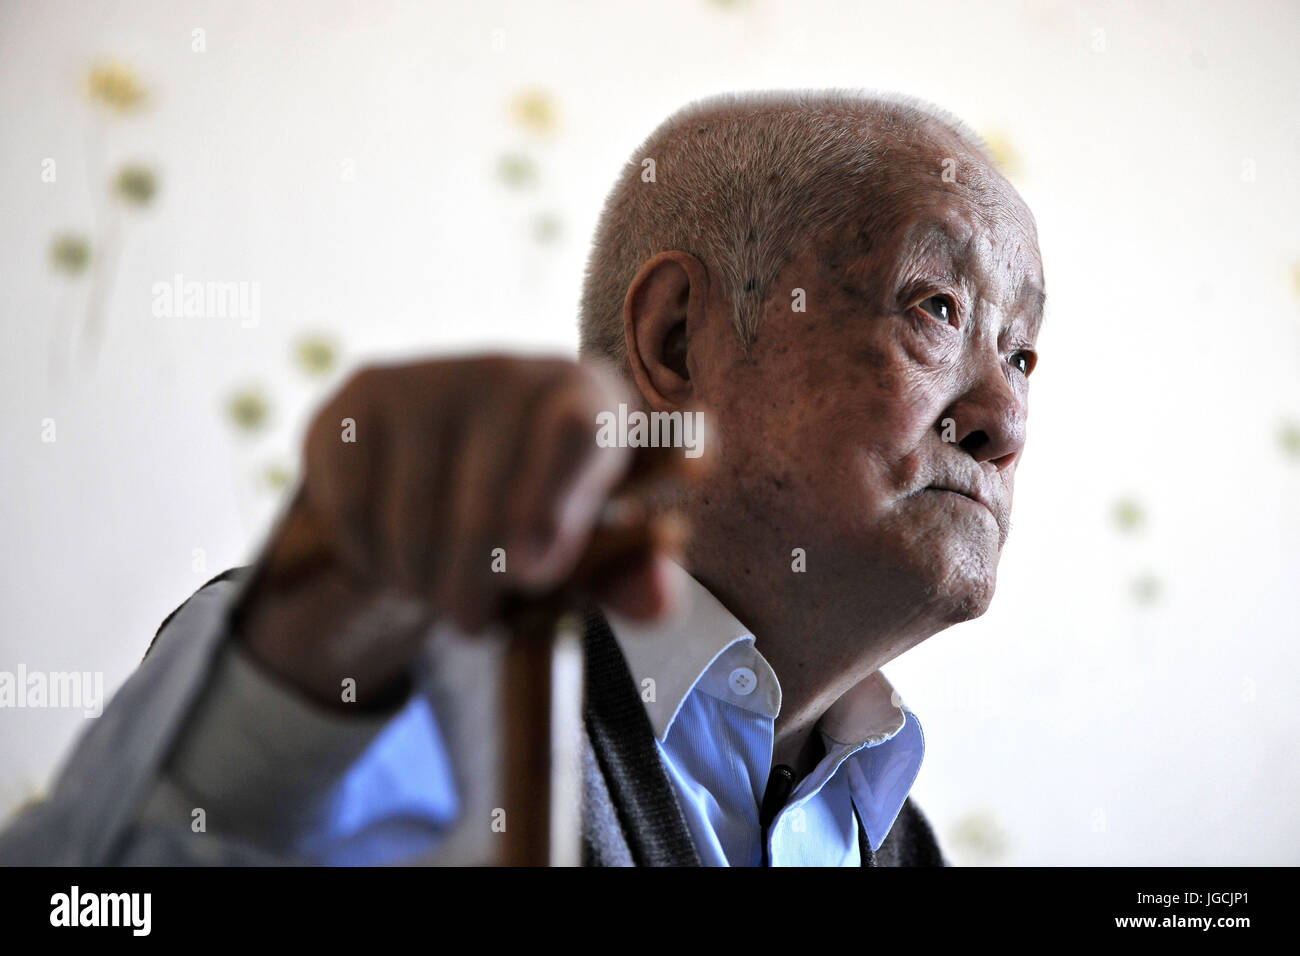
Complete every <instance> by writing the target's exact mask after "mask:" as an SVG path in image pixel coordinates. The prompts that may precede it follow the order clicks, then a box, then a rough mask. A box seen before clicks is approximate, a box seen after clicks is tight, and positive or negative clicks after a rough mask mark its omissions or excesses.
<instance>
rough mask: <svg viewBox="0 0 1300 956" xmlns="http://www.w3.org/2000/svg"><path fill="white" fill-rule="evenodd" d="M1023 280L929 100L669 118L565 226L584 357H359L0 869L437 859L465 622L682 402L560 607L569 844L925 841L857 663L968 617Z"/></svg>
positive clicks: (994, 531)
mask: <svg viewBox="0 0 1300 956" xmlns="http://www.w3.org/2000/svg"><path fill="white" fill-rule="evenodd" d="M1043 303H1044V283H1043V275H1042V266H1041V262H1040V257H1039V252H1038V247H1037V238H1036V233H1035V227H1034V222H1033V218H1032V216H1031V215H1030V213H1029V210H1028V209H1027V208H1026V207H1025V205H1024V203H1023V202H1022V201H1021V200H1020V198H1019V197H1018V196H1017V194H1016V192H1015V191H1014V190H1013V189H1012V187H1011V186H1010V185H1009V184H1008V183H1007V182H1006V180H1005V179H1003V178H1002V177H1001V176H1000V175H999V174H998V173H997V172H996V171H995V170H994V168H993V166H992V164H991V163H990V161H989V159H988V157H987V155H986V154H985V152H984V151H983V149H982V148H981V146H980V145H979V142H978V140H977V139H976V137H974V135H973V134H971V133H970V132H969V131H968V130H967V129H966V128H965V127H963V126H962V125H961V124H960V123H959V122H958V121H956V120H955V119H953V118H952V117H949V116H947V115H945V114H943V113H941V112H940V111H937V110H935V109H933V108H930V107H927V106H924V105H922V104H919V103H917V102H915V101H911V100H906V99H901V98H895V97H876V96H865V95H854V94H849V93H790V94H785V93H781V94H764V95H754V96H739V97H731V96H728V97H720V98H715V99H710V100H707V101H703V102H701V103H697V104H693V105H691V106H689V107H687V108H686V109H684V110H682V111H680V112H679V113H677V114H676V115H674V116H673V117H671V118H670V119H668V120H667V121H666V122H665V123H664V124H663V125H662V126H660V128H659V129H658V130H656V131H655V133H654V134H652V135H651V137H650V138H649V139H648V140H647V141H646V142H645V143H644V144H643V145H642V146H641V147H640V148H639V149H638V150H637V151H636V153H635V154H634V155H633V157H632V159H631V162H630V163H629V164H628V166H627V167H626V168H625V170H624V172H623V173H622V174H621V176H620V178H619V181H618V182H617V183H616V185H615V187H614V189H613V191H612V193H611V195H610V198H609V201H608V204H607V206H606V208H605V211H604V214H603V216H602V218H601V221H600V225H599V228H598V231H597V235H596V240H595V244H594V248H593V251H592V255H591V260H590V264H589V268H588V273H587V281H586V286H585V289H584V293H583V299H582V355H583V358H584V359H586V360H604V361H584V362H583V363H582V364H574V363H570V362H567V361H558V360H552V361H545V360H531V359H517V358H511V357H499V356H494V357H486V358H470V359H462V360H448V361H432V362H421V363H417V364H410V365H405V366H399V367H389V368H374V369H370V370H367V371H365V372H362V373H361V374H359V375H357V376H356V377H355V378H354V379H353V380H352V381H351V382H350V383H349V384H348V386H347V387H345V388H344V389H343V390H342V391H341V392H340V393H339V394H338V395H337V396H335V397H334V399H333V400H332V401H331V402H330V403H328V405H327V406H326V407H325V408H324V410H323V411H322V412H321V413H320V414H319V416H318V417H317V419H316V421H315V423H314V425H313V426H312V428H311V431H310V434H309V438H308V441H307V444H306V450H305V456H304V459H305V467H304V481H303V486H302V489H301V490H300V493H299V494H298V496H297V498H296V499H295V501H294V503H293V505H292V506H291V508H290V509H289V511H288V513H287V514H286V516H285V518H284V520H283V521H282V522H281V524H280V525H279V526H278V528H277V529H276V531H275V533H274V534H273V535H272V537H271V539H270V541H269V542H268V545H267V548H266V550H265V553H264V555H263V558H262V560H261V561H260V562H259V563H258V565H257V567H256V569H255V571H254V573H252V574H249V575H242V574H235V575H232V576H226V577H224V579H219V580H218V581H217V582H214V583H212V584H210V585H209V586H208V587H206V588H204V589H203V590H201V591H200V592H199V593H198V594H197V595H196V596H195V597H194V598H192V599H191V600H190V601H189V602H188V603H186V604H185V605H184V606H183V607H182V608H181V609H180V610H179V611H178V612H177V613H176V614H175V615H173V617H172V618H171V619H169V621H168V622H167V623H165V624H164V627H163V628H162V630H161V631H160V634H159V638H158V639H157V641H156V647H155V648H154V649H153V650H152V652H151V653H150V655H149V657H148V658H147V659H146V661H145V663H144V664H143V665H142V667H141V668H140V670H139V672H138V673H137V674H136V675H135V676H134V677H133V678H132V679H131V680H130V681H129V682H128V683H127V685H126V686H125V687H124V688H123V689H122V691H121V692H120V693H119V694H118V696H117V698H116V699H115V700H114V701H113V703H112V705H111V706H110V707H109V708H108V710H107V711H106V713H105V714H104V716H103V717H102V718H101V719H100V721H99V722H98V725H97V726H96V727H95V728H94V729H93V730H92V731H91V732H90V733H89V734H87V736H86V738H85V739H83V740H82V741H81V742H80V744H79V746H78V748H77V750H76V752H75V753H74V755H73V757H72V758H71V760H70V762H69V765H68V766H67V767H66V768H65V770H64V773H63V776H62V778H61V780H60V783H59V786H58V788H57V789H56V791H55V793H54V794H53V796H52V798H51V799H50V800H49V801H47V802H46V803H45V804H43V805H42V806H39V807H37V808H35V809H33V810H32V811H29V812H28V813H27V814H26V815H25V816H24V817H22V818H20V819H19V821H17V823H16V824H14V825H13V826H12V827H11V828H10V830H9V832H8V833H7V834H6V835H5V837H4V838H3V839H2V840H0V859H3V860H5V861H9V862H17V861H31V862H89V863H103V862H110V863H111V862H173V861H175V862H181V861H186V862H188V861H199V862H223V861H224V862H247V861H260V860H268V861H271V860H286V859H288V860H304V861H309V862H324V863H338V862H399V861H405V860H409V859H412V858H414V857H416V856H417V855H418V856H420V857H421V858H423V859H426V860H429V861H433V862H438V861H455V860H457V859H465V858H466V857H465V855H464V850H463V848H464V847H465V846H468V845H471V844H472V842H473V841H472V840H470V842H469V843H466V842H465V841H463V840H462V841H460V843H458V841H457V837H456V834H457V833H464V832H471V833H473V834H479V835H483V834H489V833H491V832H492V830H493V827H492V821H491V820H489V818H488V816H487V815H486V814H487V810H486V809H485V808H490V807H492V805H493V799H492V798H493V796H494V794H493V793H492V792H488V793H486V794H483V793H477V794H475V793H471V792H469V791H472V790H473V786H472V785H470V786H468V788H467V787H466V786H465V785H464V784H465V781H467V780H470V779H471V778H474V776H475V775H474V773H472V772H470V771H471V769H472V765H473V764H474V763H475V759H476V758H475V754H476V753H477V752H478V750H479V749H480V747H479V744H480V743H482V746H483V747H486V746H487V744H486V742H485V741H486V739H487V738H488V736H490V734H491V728H490V727H488V726H485V725H484V722H483V721H485V720H487V719H488V718H482V720H481V719H480V716H481V714H482V713H488V712H487V711H483V710H482V702H483V701H484V700H490V699H493V698H494V696H495V693H496V691H495V688H494V686H492V680H493V679H492V678H491V677H490V676H488V677H484V676H483V675H484V674H489V675H490V674H491V673H492V672H491V670H490V669H489V670H482V669H480V670H477V671H476V670H474V667H473V666H467V665H464V663H463V662H464V661H467V660H469V659H471V657H472V655H473V654H474V653H475V650H476V649H479V648H482V647H484V646H486V645H487V644H488V643H489V641H488V640H486V639H484V640H480V641H474V640H467V639H466V637H465V636H466V635H475V634H479V633H482V632H486V633H487V634H491V633H493V632H494V626H495V625H496V624H498V623H499V622H500V620H501V619H502V616H503V614H504V609H505V608H506V606H507V601H508V600H510V599H512V598H513V597H517V596H518V595H521V594H525V595H526V594H538V593H544V592H548V591H550V590H551V589H553V588H555V587H556V586H557V585H561V584H563V583H564V582H566V581H567V580H568V579H569V578H570V577H571V575H572V573H573V570H574V567H575V565H576V564H577V562H578V561H579V558H580V556H581V555H582V553H583V551H584V549H585V548H586V546H587V544H588V542H589V540H590V537H591V534H592V529H593V526H594V524H595V522H596V520H597V515H598V513H599V511H600V509H601V508H602V506H603V504H604V502H605V501H606V500H607V499H608V498H609V496H610V495H611V494H612V493H613V491H614V489H615V488H616V486H617V485H618V484H619V482H620V480H621V479H622V478H623V477H624V475H625V474H626V473H627V470H628V468H629V467H630V463H631V459H632V452H631V451H630V450H629V449H627V448H625V447H606V446H608V445H609V444H610V443H608V442H597V441H595V432H596V424H595V423H596V422H597V421H598V420H600V419H601V417H602V415H607V414H608V413H609V412H611V411H612V410H614V409H617V408H618V406H619V405H620V404H627V405H628V406H629V407H632V408H634V409H638V410H641V411H645V412H660V413H672V412H678V413H697V412H698V413H702V414H703V416H704V420H705V421H706V422H707V425H708V427H707V429H706V431H705V433H704V440H703V445H702V451H703V460H704V461H705V462H707V466H708V467H707V469H706V470H705V471H704V474H703V476H702V477H701V479H700V480H699V481H698V482H696V483H695V484H693V485H690V486H688V487H687V489H686V490H685V491H684V492H683V493H682V495H681V498H680V500H679V501H678V502H677V506H678V507H679V509H680V511H681V513H682V514H683V515H684V516H685V518H686V519H687V523H688V525H689V527H690V536H689V538H688V539H687V541H686V544H685V546H684V549H683V550H682V551H681V552H680V553H676V554H671V555H670V554H664V553H658V552H651V553H647V554H645V555H643V557H642V559H641V560H638V561H634V562H632V563H631V564H630V565H627V566H625V567H623V568H622V569H621V570H620V573H619V574H617V575H616V576H615V577H613V578H612V579H608V580H606V581H605V582H604V583H603V584H602V586H601V589H600V590H599V592H598V593H595V594H593V595H591V597H592V598H593V601H594V603H595V604H596V605H597V606H598V607H599V608H600V609H601V610H600V611H598V612H596V613H593V614H592V615H591V616H590V617H589V619H588V623H587V634H586V654H587V664H588V684H587V705H586V711H585V730H586V733H585V736H584V742H585V756H586V760H585V763H584V778H585V787H584V799H583V818H584V836H585V841H584V842H585V849H586V858H587V861H588V862H590V863H603V864H617V863H639V864H675V863H687V864H689V863H704V864H710V865H762V864H769V865H789V864H804V865H833V866H858V865H909V864H931V865H942V864H943V863H944V858H943V855H942V853H941V851H940V849H939V847H938V845H937V843H936V841H935V838H934V836H933V834H932V832H931V830H930V828H929V826H928V824H927V822H926V820H925V818H924V816H923V815H922V813H921V811H920V810H919V809H918V808H917V807H916V806H915V805H914V804H913V803H912V801H911V800H910V799H909V797H908V793H909V791H910V789H911V786H912V782H913V781H914V780H915V778H916V774H917V772H918V770H919V767H920V764H921V760H922V756H923V752H924V742H923V737H922V734H921V729H920V725H919V723H918V721H917V718H916V716H915V714H913V713H912V712H911V711H910V710H909V709H908V708H907V707H906V706H905V705H904V704H903V703H902V701H901V699H900V698H899V696H898V695H897V693H895V692H894V691H893V688H892V687H891V686H890V684H889V683H888V681H887V680H886V679H885V677H884V676H883V675H882V674H881V672H880V668H881V666H882V665H884V664H885V663H886V662H888V661H890V660H892V659H893V658H895V657H897V656H898V655H899V654H902V653H903V652H905V651H906V650H908V649H909V648H911V647H913V646H915V645H916V644H918V643H920V642H921V641H923V640H925V639H926V638H927V637H929V636H931V635H932V634H935V633H937V632H938V631H940V630H943V629H944V628H946V627H948V626H950V625H952V624H955V623H958V622H960V621H965V620H969V619H971V618H973V617H976V616H978V615H980V614H981V613H983V612H984V610H985V609H986V608H987V607H988V605H989V601H990V599H991V598H992V596H993V590H994V582H995V576H996V569H997V563H998V558H999V554H1000V552H1001V548H1002V545H1003V543H1004V542H1005V540H1006V537H1007V532H1008V529H1009V526H1010V525H1009V515H1010V508H1011V493H1012V483H1013V479H1014V476H1015V471H1016V465H1017V464H1018V462H1019V459H1020V454H1021V450H1022V448H1023V446H1024V441H1025V418H1026V412H1027V404H1028V376H1029V374H1030V373H1031V372H1032V371H1033V368H1034V364H1035V361H1036V357H1035V352H1034V344H1035V340H1036V338H1037V335H1038V330H1039V325H1040V323H1041V320H1042V313H1043ZM611 368H612V369H613V370H614V371H612V372H611V371H610V369H611ZM620 372H621V374H619V373H620ZM312 535H315V536H316V538H318V539H319V540H322V541H325V542H327V547H325V548H324V549H323V550H318V551H317V552H316V553H315V555H314V557H312V558H311V559H309V560H307V559H303V558H302V555H301V554H300V553H299V552H301V550H302V546H301V542H302V541H303V540H306V539H307V538H310V537H312ZM448 632H450V636H448ZM431 634H433V635H434V636H432V637H431ZM438 635H441V636H438ZM434 645H437V646H438V647H439V648H442V650H441V651H439V652H438V654H437V655H434V653H433V651H432V650H431V648H432V647H433V646H434ZM475 666H477V665H475ZM341 687H342V688H344V690H343V691H342V693H341V692H340V688H341ZM476 707H477V708H479V710H476ZM498 802H499V801H498ZM497 809H499V807H498V808H497ZM200 822H201V824H202V825H200ZM480 842H481V841H480ZM457 846H460V847H461V848H462V854H461V856H459V857H458V856H457V854H456V852H455V847H457Z"/></svg>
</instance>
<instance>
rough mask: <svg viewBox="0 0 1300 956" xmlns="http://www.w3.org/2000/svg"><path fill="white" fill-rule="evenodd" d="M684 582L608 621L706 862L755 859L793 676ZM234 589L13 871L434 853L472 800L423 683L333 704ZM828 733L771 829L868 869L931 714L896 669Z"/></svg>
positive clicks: (40, 827) (119, 698)
mask: <svg viewBox="0 0 1300 956" xmlns="http://www.w3.org/2000/svg"><path fill="white" fill-rule="evenodd" d="M679 585H680V587H681V588H682V590H683V593H684V596H685V600H684V601H682V602H681V604H680V605H679V608H678V612H677V613H675V614H674V615H673V616H672V617H671V618H670V619H668V620H667V621H665V622H663V623H662V624H660V625H658V626H657V627H656V628H638V627H636V626H634V625H632V624H631V623H630V622H625V621H620V620H619V619H618V618H617V617H616V616H614V615H610V623H611V628H612V629H613V630H614V633H615V637H616V639H617V640H618V642H619V644H620V647H621V648H622V649H623V651H624V655H625V656H626V657H627V659H628V662H629V667H630V668H631V670H632V673H633V675H634V676H635V678H636V680H637V684H638V686H639V687H642V688H643V693H642V697H643V699H644V700H645V701H646V709H647V713H648V715H649V717H650V720H651V723H652V725H653V726H654V728H655V734H656V739H657V741H658V745H659V750H660V753H661V755H662V757H663V761H664V765H665V767H666V769H667V771H668V774H669V777H670V779H671V780H672V782H673V785H674V787H675V789H676V792H677V795H678V800H679V803H680V804H681V807H682V811H683V814H684V815H685V818H686V822H687V824H688V826H689V828H690V831H691V834H692V837H693V839H694V842H695V844H696V847H697V849H698V852H699V854H700V857H701V859H702V860H703V862H704V863H705V864H709V865H755V864H757V863H759V862H760V860H761V846H760V843H759V841H760V828H759V824H758V806H759V801H760V800H761V799H762V794H763V788H764V786H765V785H766V782H767V777H768V773H769V770H770V768H771V759H772V741H773V722H774V719H775V717H776V715H777V713H778V712H779V709H780V686H779V684H778V683H777V680H776V675H775V674H774V673H773V672H772V669H771V667H770V666H768V665H767V663H766V661H764V660H763V658H762V655H761V654H759V653H758V651H757V650H755V648H754V644H753V636H752V635H750V634H748V633H747V632H746V631H745V630H744V628H743V626H742V625H740V624H739V622H737V621H736V620H735V618H734V617H732V616H731V615H730V614H728V613H727V612H726V610H725V609H724V608H722V606H721V604H719V603H718V602H717V601H716V600H715V599H714V598H713V597H712V595H710V594H709V593H708V591H707V590H706V589H704V588H703V587H702V586H701V585H699V584H698V582H696V581H695V580H694V578H691V577H690V576H689V575H687V574H686V573H685V572H684V571H682V572H681V578H680V581H679ZM239 590H240V586H239V585H238V584H236V583H235V582H232V581H222V582H219V583H217V584H213V585H211V586H209V587H207V588H205V589H203V590H202V591H200V592H199V593H198V594H197V595H196V596H195V597H194V598H193V599H192V600H191V601H189V602H188V603H187V604H186V605H185V606H184V608H183V609H182V610H181V611H180V612H179V613H178V614H177V615H176V616H175V617H174V618H173V619H172V620H171V621H170V622H169V623H168V625H167V627H166V628H165V629H164V631H163V632H162V635H161V637H160V639H159V641H158V645H157V646H156V647H155V648H154V650H153V652H152V653H151V654H150V655H149V657H148V659H147V660H146V661H145V662H144V664H142V665H141V667H140V668H139V669H138V670H137V671H136V672H135V673H134V674H133V675H132V676H131V678H130V679H129V680H128V681H127V682H126V684H125V685H124V686H123V687H122V688H121V689H120V690H119V691H118V693H117V694H116V695H115V696H114V698H113V700H112V701H111V702H110V703H109V705H108V706H107V707H106V708H105V710H104V712H103V714H102V715H101V716H100V717H99V718H97V719H95V720H93V721H92V722H91V724H90V726H89V727H88V729H87V731H86V732H85V733H84V734H83V736H82V737H81V738H80V739H79V740H78V742H77V744H76V747H75V749H74V751H73V753H72V754H71V756H70V757H69V758H68V760H67V761H66V763H65V765H64V766H63V768H62V770H61V772H60V775H59V778H58V780H57V783H56V786H55V787H54V789H53V792H52V793H51V795H50V797H49V799H48V800H47V801H46V802H45V803H43V804H42V805H40V806H38V807H37V808H35V809H33V810H31V811H29V812H28V813H26V814H24V815H21V816H19V817H18V818H17V820H16V821H11V822H10V824H9V825H8V828H7V829H6V830H5V831H4V832H3V833H0V863H6V864H9V863H36V864H49V865H56V864H82V865H103V864H109V863H130V864H148V865H169V864H178V863H183V864H196V863H197V864H245V863H277V862H309V863H321V864H326V865H349V864H370V865H373V864H384V863H404V862H412V861H413V860H416V859H418V858H420V857H427V856H429V855H431V854H434V853H436V852H437V851H439V849H440V845H441V843H442V841H443V839H444V837H445V836H446V835H447V834H448V833H449V832H450V831H451V830H452V829H453V827H454V824H455V823H456V821H457V818H458V815H459V814H460V812H461V810H462V805H461V801H460V798H459V795H458V793H457V788H456V785H455V781H456V779H457V778H456V774H455V768H453V767H452V766H451V761H450V758H449V748H448V746H447V743H446V741H445V740H444V728H443V727H441V726H440V724H439V721H438V719H437V718H436V716H435V708H434V705H433V700H434V696H435V695H434V694H433V693H432V689H431V684H430V682H429V680H428V675H427V674H422V675H417V678H416V690H415V693H414V694H413V695H412V697H411V698H410V699H409V700H408V701H407V702H406V703H405V704H403V705H402V706H400V707H399V708H397V709H396V710H394V711H393V712H391V713H386V714H377V715H367V716H360V717H358V716H351V715H348V716H340V715H337V714H334V713H332V712H327V711H324V710H323V709H321V708H319V707H318V706H316V705H314V704H312V703H311V702H309V701H307V700H305V699H304V698H302V697H300V696H299V695H297V694H296V693H295V692H293V691H291V690H290V689H289V688H287V687H286V686H284V685H282V684H281V683H279V682H278V681H276V680H274V679H273V678H271V677H269V676H268V675H266V674H263V673H262V672H261V671H260V670H259V669H258V668H257V667H256V666H255V665H253V664H252V662H250V661H249V660H248V659H247V658H246V657H245V656H244V655H243V654H242V653H241V652H240V651H239V650H238V648H237V647H235V646H233V645H232V644H231V643H230V642H229V641H228V640H227V635H226V634H225V633H224V629H223V622H224V620H225V613H226V611H227V610H228V608H229V607H230V605H231V603H232V602H233V601H234V600H235V599H236V597H237V595H238V593H239ZM746 675H751V676H752V678H753V684H752V687H750V686H749V684H748V683H747V682H748V680H749V678H748V677H747V676H746ZM647 680H649V681H652V682H653V683H652V684H646V683H645V681H647ZM646 688H653V692H652V693H648V694H647V693H646V691H645V689H646ZM819 727H820V732H821V733H822V735H823V740H824V741H825V743H826V748H827V753H826V756H825V757H824V758H823V759H822V761H821V762H820V763H819V764H818V766H817V768H816V769H815V771H814V772H813V773H812V774H811V775H809V776H808V777H807V778H806V779H805V780H803V781H801V782H800V783H799V784H798V786H797V787H796V788H795V790H794V791H793V793H792V794H791V797H790V800H789V802H788V804H787V806H786V807H785V808H784V810H783V811H782V812H781V814H780V815H779V816H778V817H777V819H776V820H775V822H774V824H773V827H772V831H771V834H772V835H771V843H770V848H771V858H772V861H773V864H774V865H799V864H808V865H845V866H856V865H858V863H859V862H860V861H859V853H858V844H857V840H856V836H855V834H856V829H855V828H856V823H855V821H854V817H853V810H854V808H855V807H856V809H857V811H858V813H859V814H861V818H862V821H863V823H864V824H865V826H866V829H867V833H868V836H869V838H870V840H871V846H872V847H873V848H878V847H879V845H880V842H881V841H883V839H884V838H885V835H886V834H887V833H888V831H889V828H890V826H891V825H892V823H893V821H894V819H895V818H896V817H897V815H898V812H899V809H900V808H901V807H902V804H903V801H904V800H905V799H906V797H907V793H908V791H909V790H910V788H911V785H912V782H913V780H914V779H915V777H916V773H917V771H918V770H919V768H920V763H921V759H922V756H923V753H924V742H923V738H922V736H921V728H920V724H919V723H918V722H917V721H916V718H915V717H914V715H912V714H911V712H910V711H908V710H907V709H906V708H905V707H903V706H902V703H901V701H899V700H898V698H897V695H896V694H894V693H893V690H892V688H891V687H890V686H889V684H888V682H887V681H885V680H884V677H883V675H879V674H876V675H872V677H870V678H868V679H867V680H865V681H863V682H862V683H860V684H859V685H857V686H856V687H854V688H853V689H852V690H851V691H850V692H849V693H848V694H845V695H844V697H842V698H841V699H840V700H839V701H837V702H836V704H835V705H833V706H832V708H831V710H829V711H828V712H827V714H826V715H825V717H824V718H823V720H822V722H821V723H820V724H819ZM198 811H202V813H201V818H202V820H201V827H200V824H199V822H198V821H199V813H198Z"/></svg>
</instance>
